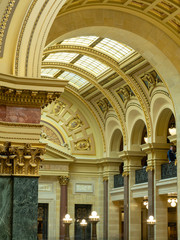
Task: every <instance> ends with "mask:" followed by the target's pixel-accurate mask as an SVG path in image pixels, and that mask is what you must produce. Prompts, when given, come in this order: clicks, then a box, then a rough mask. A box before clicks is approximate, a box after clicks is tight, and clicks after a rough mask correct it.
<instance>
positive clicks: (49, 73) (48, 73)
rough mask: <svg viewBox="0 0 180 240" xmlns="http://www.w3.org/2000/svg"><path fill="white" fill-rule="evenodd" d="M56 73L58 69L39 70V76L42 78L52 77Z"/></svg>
mask: <svg viewBox="0 0 180 240" xmlns="http://www.w3.org/2000/svg"><path fill="white" fill-rule="evenodd" d="M57 72H59V69H56V68H41V76H44V77H53V76H54V75H55V74H56V73H57Z"/></svg>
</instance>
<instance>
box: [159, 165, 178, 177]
mask: <svg viewBox="0 0 180 240" xmlns="http://www.w3.org/2000/svg"><path fill="white" fill-rule="evenodd" d="M173 177H177V166H176V165H174V163H173V162H171V163H165V164H162V165H161V179H166V178H173Z"/></svg>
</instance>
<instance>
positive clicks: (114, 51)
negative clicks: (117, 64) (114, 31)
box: [94, 38, 134, 61]
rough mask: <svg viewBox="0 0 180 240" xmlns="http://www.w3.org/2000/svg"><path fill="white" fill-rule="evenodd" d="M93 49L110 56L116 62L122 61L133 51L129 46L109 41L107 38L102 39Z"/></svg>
mask: <svg viewBox="0 0 180 240" xmlns="http://www.w3.org/2000/svg"><path fill="white" fill-rule="evenodd" d="M94 49H96V50H99V51H101V52H103V53H105V54H107V55H109V56H111V57H112V58H114V59H115V60H117V61H120V60H122V59H123V58H124V57H126V56H128V55H129V54H131V53H132V52H133V51H134V50H133V49H132V48H130V47H129V46H126V45H124V44H122V43H119V42H116V41H114V40H111V39H109V38H104V39H103V40H102V41H100V42H99V43H98V44H97V45H95V47H94Z"/></svg>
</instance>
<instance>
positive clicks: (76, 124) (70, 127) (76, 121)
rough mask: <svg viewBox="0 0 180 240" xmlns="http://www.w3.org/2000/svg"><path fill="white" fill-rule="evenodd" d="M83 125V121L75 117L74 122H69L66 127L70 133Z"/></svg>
mask: <svg viewBox="0 0 180 240" xmlns="http://www.w3.org/2000/svg"><path fill="white" fill-rule="evenodd" d="M82 125H83V123H82V121H81V120H80V118H79V117H78V116H76V117H74V118H73V119H72V120H70V121H69V122H68V124H67V125H66V126H67V128H68V130H69V131H73V130H75V129H77V128H79V127H81V126H82Z"/></svg>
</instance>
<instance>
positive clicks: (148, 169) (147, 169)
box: [146, 166, 154, 172]
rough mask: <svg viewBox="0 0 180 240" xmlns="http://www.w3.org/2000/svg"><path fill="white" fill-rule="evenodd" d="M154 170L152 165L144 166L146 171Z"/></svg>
mask: <svg viewBox="0 0 180 240" xmlns="http://www.w3.org/2000/svg"><path fill="white" fill-rule="evenodd" d="M153 170H154V166H147V167H146V172H149V171H151V172H152V171H153Z"/></svg>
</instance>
